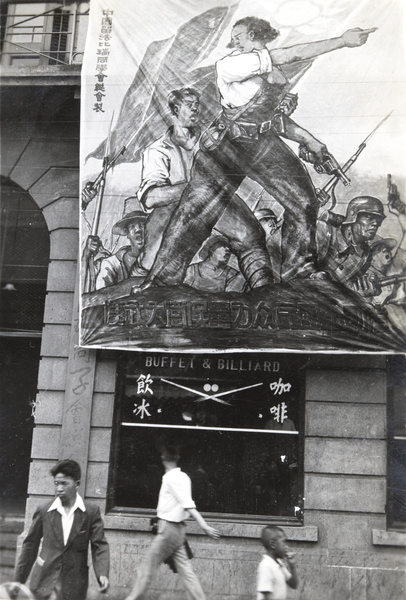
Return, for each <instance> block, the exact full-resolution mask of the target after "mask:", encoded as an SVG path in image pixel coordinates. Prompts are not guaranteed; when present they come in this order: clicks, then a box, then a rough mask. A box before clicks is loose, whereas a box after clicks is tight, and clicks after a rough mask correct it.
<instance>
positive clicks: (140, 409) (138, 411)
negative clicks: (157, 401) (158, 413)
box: [133, 398, 151, 419]
mask: <svg viewBox="0 0 406 600" xmlns="http://www.w3.org/2000/svg"><path fill="white" fill-rule="evenodd" d="M149 406H151V405H150V403H149V402H147V401H146V400H145V398H143V399H142V403H141V404H139V405H138V404H135V403H134V410H133V413H135V415H136V416H138V415H139V416H140V417H141V419H143V418H144V417H145V415H147V417H150V416H151V413H149V412H148V410H147V409H148V407H149Z"/></svg>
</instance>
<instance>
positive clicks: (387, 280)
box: [376, 275, 406, 287]
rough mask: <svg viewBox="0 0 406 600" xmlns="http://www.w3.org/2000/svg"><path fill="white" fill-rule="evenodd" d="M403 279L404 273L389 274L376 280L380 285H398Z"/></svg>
mask: <svg viewBox="0 0 406 600" xmlns="http://www.w3.org/2000/svg"><path fill="white" fill-rule="evenodd" d="M404 281H406V275H391V276H389V277H382V279H377V280H376V282H377V283H378V285H379V286H380V287H385V286H387V285H398V284H399V283H403V282H404Z"/></svg>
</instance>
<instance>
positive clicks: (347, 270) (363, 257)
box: [317, 196, 386, 287]
mask: <svg viewBox="0 0 406 600" xmlns="http://www.w3.org/2000/svg"><path fill="white" fill-rule="evenodd" d="M334 217H335V218H334V219H326V220H319V221H318V224H317V252H318V260H319V267H320V268H321V269H323V270H324V271H325V272H326V273H328V275H329V276H330V277H331V279H333V280H334V281H339V282H341V283H344V284H346V285H348V286H351V287H352V284H353V283H354V281H355V280H356V279H357V278H359V277H361V276H362V275H364V274H365V273H366V272H367V270H368V269H369V267H370V264H371V258H372V255H371V247H370V245H369V242H371V241H372V240H373V239H374V237H375V235H376V232H377V231H378V228H379V226H380V225H381V223H382V221H383V220H384V219H385V218H386V217H385V213H384V210H383V204H382V202H381V201H380V200H378V198H374V197H373V196H357V197H356V198H353V199H352V200H351V201H350V202H349V203H348V206H347V212H346V214H345V217H341V218H340V217H339V216H338V215H334Z"/></svg>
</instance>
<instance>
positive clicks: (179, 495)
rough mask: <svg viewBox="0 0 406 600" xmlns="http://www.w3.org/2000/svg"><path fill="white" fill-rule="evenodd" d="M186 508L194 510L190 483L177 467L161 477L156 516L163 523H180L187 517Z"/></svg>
mask: <svg viewBox="0 0 406 600" xmlns="http://www.w3.org/2000/svg"><path fill="white" fill-rule="evenodd" d="M188 508H196V504H195V503H194V501H193V499H192V483H191V481H190V478H189V477H188V475H186V473H183V471H181V470H180V468H179V467H177V468H176V469H171V470H170V471H168V472H167V473H165V475H164V476H163V477H162V485H161V489H160V491H159V498H158V508H157V515H158V517H159V518H160V519H164V520H165V521H172V522H174V523H180V522H181V521H184V520H185V519H187V518H188V517H189V513H188Z"/></svg>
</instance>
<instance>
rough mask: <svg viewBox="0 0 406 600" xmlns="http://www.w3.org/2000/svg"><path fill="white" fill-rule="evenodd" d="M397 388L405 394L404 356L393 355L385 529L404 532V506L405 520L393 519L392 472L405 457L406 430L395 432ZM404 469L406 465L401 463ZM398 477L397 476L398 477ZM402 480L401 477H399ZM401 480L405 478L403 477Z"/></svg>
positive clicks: (389, 379)
mask: <svg viewBox="0 0 406 600" xmlns="http://www.w3.org/2000/svg"><path fill="white" fill-rule="evenodd" d="M398 388H403V389H404V394H406V356H405V355H393V356H389V357H387V435H386V440H387V469H386V483H387V485H386V529H387V531H393V532H406V508H405V520H404V521H396V520H395V514H394V513H395V510H396V509H395V507H394V504H395V502H396V501H397V497H398V496H401V494H396V492H395V489H394V485H393V484H394V483H395V481H396V479H395V477H396V474H395V473H394V469H395V468H396V467H395V463H396V459H397V457H398V455H399V454H401V453H403V456H405V457H406V432H405V433H404V434H401V435H397V434H396V422H397V418H398V417H397V415H396V414H395V394H396V390H397V389H398ZM405 429H406V426H405ZM403 469H404V470H406V465H403ZM398 479H399V477H398ZM401 480H402V478H401ZM403 481H405V479H404V478H403Z"/></svg>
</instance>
